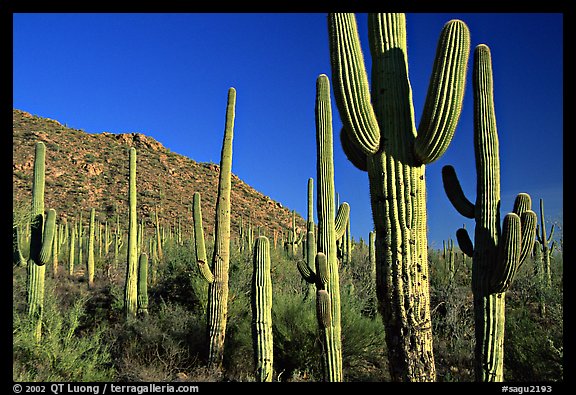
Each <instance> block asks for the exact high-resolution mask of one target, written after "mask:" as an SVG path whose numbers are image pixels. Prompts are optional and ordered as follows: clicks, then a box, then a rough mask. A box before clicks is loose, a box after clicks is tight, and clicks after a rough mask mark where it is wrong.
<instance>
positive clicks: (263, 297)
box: [251, 236, 274, 382]
mask: <svg viewBox="0 0 576 395" xmlns="http://www.w3.org/2000/svg"><path fill="white" fill-rule="evenodd" d="M252 262H253V272H252V295H251V305H252V342H253V347H254V365H255V367H256V380H257V381H260V382H265V381H272V375H273V372H274V370H273V366H274V351H273V346H274V342H273V335H272V278H271V275H270V271H271V262H270V243H269V241H268V238H267V237H266V236H259V237H258V238H257V239H256V242H255V243H254V255H253V261H252Z"/></svg>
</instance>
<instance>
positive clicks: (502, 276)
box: [490, 213, 522, 293]
mask: <svg viewBox="0 0 576 395" xmlns="http://www.w3.org/2000/svg"><path fill="white" fill-rule="evenodd" d="M521 239H522V229H521V221H520V217H519V216H518V215H517V214H514V213H508V214H506V216H505V217H504V223H503V225H502V238H501V239H500V243H499V245H498V260H497V261H496V265H495V267H494V269H493V271H492V275H491V279H490V280H491V285H492V286H491V288H492V292H493V293H501V292H506V291H507V290H508V288H510V284H511V283H512V280H514V276H515V274H516V271H517V270H518V267H519V263H520V251H521V244H522V240H521Z"/></svg>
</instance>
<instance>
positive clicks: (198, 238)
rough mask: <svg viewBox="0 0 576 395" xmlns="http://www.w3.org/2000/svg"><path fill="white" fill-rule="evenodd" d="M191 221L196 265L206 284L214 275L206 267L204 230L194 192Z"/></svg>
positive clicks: (200, 208) (211, 280) (196, 193)
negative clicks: (192, 222) (192, 221)
mask: <svg viewBox="0 0 576 395" xmlns="http://www.w3.org/2000/svg"><path fill="white" fill-rule="evenodd" d="M192 203H193V209H192V212H193V219H194V246H195V249H196V264H197V265H198V269H199V270H200V274H202V277H204V279H205V280H206V282H207V283H209V284H210V283H212V282H213V281H214V275H213V274H212V271H210V267H208V258H207V257H206V245H205V243H204V228H203V227H202V205H201V204H200V193H199V192H195V193H194V197H193V199H192Z"/></svg>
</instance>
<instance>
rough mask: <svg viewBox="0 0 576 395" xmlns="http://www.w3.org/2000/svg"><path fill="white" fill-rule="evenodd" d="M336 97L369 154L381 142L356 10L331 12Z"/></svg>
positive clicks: (348, 124)
mask: <svg viewBox="0 0 576 395" xmlns="http://www.w3.org/2000/svg"><path fill="white" fill-rule="evenodd" d="M328 32H329V38H330V62H331V65H332V80H333V82H334V97H335V99H336V105H337V107H338V110H339V112H340V117H341V119H342V124H343V125H344V127H345V128H346V130H347V131H348V132H349V137H350V140H351V141H352V142H353V143H354V144H356V146H357V147H358V148H359V149H361V150H362V151H364V152H365V153H366V154H374V153H376V152H377V151H378V149H379V146H380V128H379V126H378V121H377V119H376V115H375V114H374V109H373V108H372V104H371V99H370V88H369V85H368V76H367V75H366V68H365V66H364V57H363V55H362V49H361V47H360V38H359V37H358V28H357V26H356V18H355V16H354V14H349V13H330V14H328Z"/></svg>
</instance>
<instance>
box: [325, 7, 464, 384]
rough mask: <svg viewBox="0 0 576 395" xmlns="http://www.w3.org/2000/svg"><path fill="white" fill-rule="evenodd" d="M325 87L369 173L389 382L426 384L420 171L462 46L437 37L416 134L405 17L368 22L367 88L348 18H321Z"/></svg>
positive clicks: (448, 122) (450, 102)
mask: <svg viewBox="0 0 576 395" xmlns="http://www.w3.org/2000/svg"><path fill="white" fill-rule="evenodd" d="M328 25H329V36H330V54H331V65H332V78H333V80H334V94H335V98H336V104H337V106H338V111H339V113H340V117H341V119H342V123H343V125H344V126H343V129H342V132H341V136H340V139H341V142H342V146H343V149H344V152H345V153H346V155H347V157H348V159H349V160H350V161H351V162H352V164H354V165H355V166H356V167H358V168H359V169H360V170H364V171H367V172H368V177H369V181H370V198H371V203H372V214H373V217H374V224H375V230H376V233H377V237H376V258H377V268H376V270H377V290H378V291H377V294H378V300H379V306H380V311H381V312H382V316H383V321H384V325H385V329H386V330H385V332H386V341H387V345H388V355H389V361H390V363H389V366H390V369H391V376H392V379H393V380H394V381H434V380H435V379H436V369H435V365H434V355H433V349H432V325H431V321H430V296H429V278H428V259H427V254H428V253H427V239H426V200H425V199H426V183H425V179H424V170H425V165H426V164H428V163H431V162H433V161H434V160H436V159H438V158H439V157H440V156H442V154H443V153H444V152H445V150H446V149H447V148H448V145H449V144H450V141H451V140H452V136H453V134H454V130H455V128H456V124H457V122H458V119H459V116H460V111H461V108H462V100H463V96H464V86H465V79H466V67H467V62H468V56H469V47H470V39H469V32H468V28H467V26H466V25H465V24H464V23H463V22H461V21H457V20H453V21H450V22H448V23H447V24H446V25H445V26H444V28H443V30H442V33H441V35H440V39H439V43H438V47H437V50H436V58H435V60H434V66H433V70H432V78H431V80H430V85H429V88H428V94H427V97H426V101H425V105H424V110H423V114H422V117H421V121H420V125H419V126H418V129H416V125H415V119H414V108H413V103H412V91H411V87H410V82H409V79H408V63H407V48H406V21H405V16H404V14H369V17H368V30H369V33H370V37H369V38H370V51H371V55H372V88H371V93H372V96H371V94H370V90H369V87H368V77H367V74H366V71H365V67H364V60H363V56H362V51H361V47H360V40H359V37H358V31H357V27H356V20H355V17H354V15H353V14H339V13H335V14H329V16H328Z"/></svg>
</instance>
